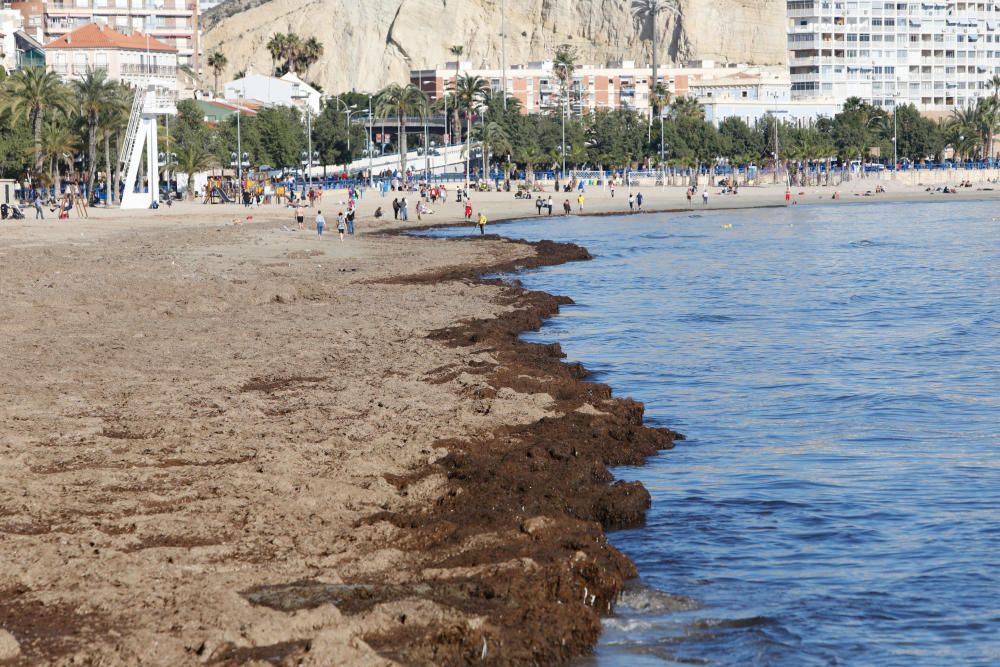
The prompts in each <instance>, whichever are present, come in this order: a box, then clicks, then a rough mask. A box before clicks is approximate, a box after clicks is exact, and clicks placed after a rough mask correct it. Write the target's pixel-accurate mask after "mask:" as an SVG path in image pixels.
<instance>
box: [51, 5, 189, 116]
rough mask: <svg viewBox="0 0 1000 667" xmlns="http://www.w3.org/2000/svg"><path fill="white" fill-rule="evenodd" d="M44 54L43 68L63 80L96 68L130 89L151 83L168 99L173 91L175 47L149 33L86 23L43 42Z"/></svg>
mask: <svg viewBox="0 0 1000 667" xmlns="http://www.w3.org/2000/svg"><path fill="white" fill-rule="evenodd" d="M45 54H46V67H48V69H50V70H51V71H53V72H55V73H56V74H58V75H59V76H60V77H61V78H62V79H63V80H65V81H72V80H75V79H80V78H81V77H83V76H84V75H85V74H86V72H87V70H90V69H97V70H104V71H106V72H107V74H108V78H109V79H111V80H113V81H121V82H122V83H124V84H126V85H128V86H131V87H134V88H140V89H147V88H149V87H150V86H152V87H153V88H156V89H157V91H160V92H161V94H162V95H163V96H164V97H170V98H175V97H176V94H177V49H175V48H174V47H173V46H171V45H170V44H166V43H164V42H161V41H159V40H158V39H155V38H154V37H152V36H150V35H143V34H141V33H136V32H133V33H131V34H129V35H125V34H122V33H120V32H116V31H115V30H112V29H111V28H108V27H107V26H103V25H97V24H95V23H90V24H87V25H84V26H83V27H81V28H77V29H76V30H74V31H72V32H69V33H67V34H65V35H63V36H62V37H59V38H58V39H55V40H53V41H51V42H49V43H48V44H46V45H45Z"/></svg>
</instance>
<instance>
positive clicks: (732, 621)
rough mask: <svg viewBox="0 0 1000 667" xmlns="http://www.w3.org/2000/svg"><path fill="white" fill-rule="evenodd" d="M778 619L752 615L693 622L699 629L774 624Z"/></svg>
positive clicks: (754, 626) (693, 625)
mask: <svg viewBox="0 0 1000 667" xmlns="http://www.w3.org/2000/svg"><path fill="white" fill-rule="evenodd" d="M775 623H777V621H776V620H774V619H773V618H771V617H769V616H750V617H749V618H702V619H699V620H697V621H695V622H694V623H692V624H691V627H693V628H697V629H699V630H714V629H717V628H722V629H729V628H732V629H736V630H738V629H742V628H756V627H760V626H762V625H774V624H775Z"/></svg>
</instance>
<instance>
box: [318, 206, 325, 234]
mask: <svg viewBox="0 0 1000 667" xmlns="http://www.w3.org/2000/svg"><path fill="white" fill-rule="evenodd" d="M324 227H326V218H324V217H323V211H316V236H318V237H320V238H323V228H324Z"/></svg>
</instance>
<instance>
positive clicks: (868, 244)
mask: <svg viewBox="0 0 1000 667" xmlns="http://www.w3.org/2000/svg"><path fill="white" fill-rule="evenodd" d="M893 245H896V244H895V243H889V242H888V241H870V240H868V239H861V240H860V241H851V242H850V243H848V244H847V245H846V246H845V247H847V248H883V247H888V246H893Z"/></svg>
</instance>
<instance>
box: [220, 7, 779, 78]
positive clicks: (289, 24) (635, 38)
mask: <svg viewBox="0 0 1000 667" xmlns="http://www.w3.org/2000/svg"><path fill="white" fill-rule="evenodd" d="M506 5H507V35H508V39H507V62H508V63H512V64H513V63H520V62H526V61H529V60H544V59H548V58H551V57H552V54H553V52H554V51H555V48H556V46H558V45H559V44H563V43H569V44H573V45H574V46H576V47H577V48H578V51H579V54H580V58H579V60H580V62H583V63H595V64H602V63H604V62H606V61H609V60H618V59H626V60H635V61H636V62H638V63H648V62H650V52H651V40H650V36H651V25H650V24H649V22H648V21H647V20H640V19H635V18H633V17H632V15H631V13H630V11H629V7H630V5H631V2H630V0H506ZM205 23H206V26H207V27H208V29H207V31H206V32H205V35H204V49H205V53H206V54H207V53H211V52H213V51H216V50H218V51H222V52H223V53H225V54H226V56H227V57H228V59H229V67H228V71H227V72H225V74H224V76H226V77H229V76H231V75H233V74H234V73H235V72H238V71H241V70H245V69H252V70H253V71H256V72H266V71H269V70H270V69H271V67H272V62H271V57H270V55H269V54H268V52H267V49H266V48H265V45H266V44H267V42H268V40H269V39H270V38H271V35H273V34H275V33H277V32H294V33H296V34H298V35H300V36H301V37H303V38H308V37H312V36H315V37H316V38H317V39H319V40H320V41H321V42H322V43H323V45H324V48H325V50H326V54H325V56H324V57H323V59H322V61H321V62H320V63H318V64H316V65H315V66H314V67H313V69H312V70H311V71H310V72H309V76H308V78H310V79H311V80H314V81H316V82H318V83H319V84H321V85H322V86H323V88H324V90H326V91H327V92H330V93H336V92H341V91H345V90H351V89H356V90H374V89H377V88H379V87H381V86H383V85H385V84H386V83H388V82H391V81H397V82H404V81H406V80H407V78H408V72H409V70H410V69H411V68H422V67H432V66H435V65H439V64H443V63H444V62H446V61H448V60H453V59H454V57H453V56H452V55H451V54H450V53H449V49H450V48H451V47H452V46H453V45H462V46H464V47H465V56H464V57H463V59H465V60H469V61H471V62H472V63H473V66H476V67H499V65H500V0H227V2H225V3H223V4H222V5H220V6H219V7H217V8H216V9H214V10H213V11H212V12H210V13H209V14H208V15H207V16H206V19H205ZM658 30H659V33H658V34H659V35H660V36H661V37H660V38H661V44H662V45H663V46H662V47H661V58H660V60H661V62H663V63H670V62H678V61H681V62H682V61H685V60H688V59H691V58H711V59H715V60H717V61H721V62H751V63H756V64H780V63H784V62H786V58H787V49H786V36H785V35H786V20H785V2H784V0H680V15H679V16H678V17H674V16H672V15H670V14H667V13H664V14H663V15H661V16H660V18H659V19H658Z"/></svg>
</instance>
